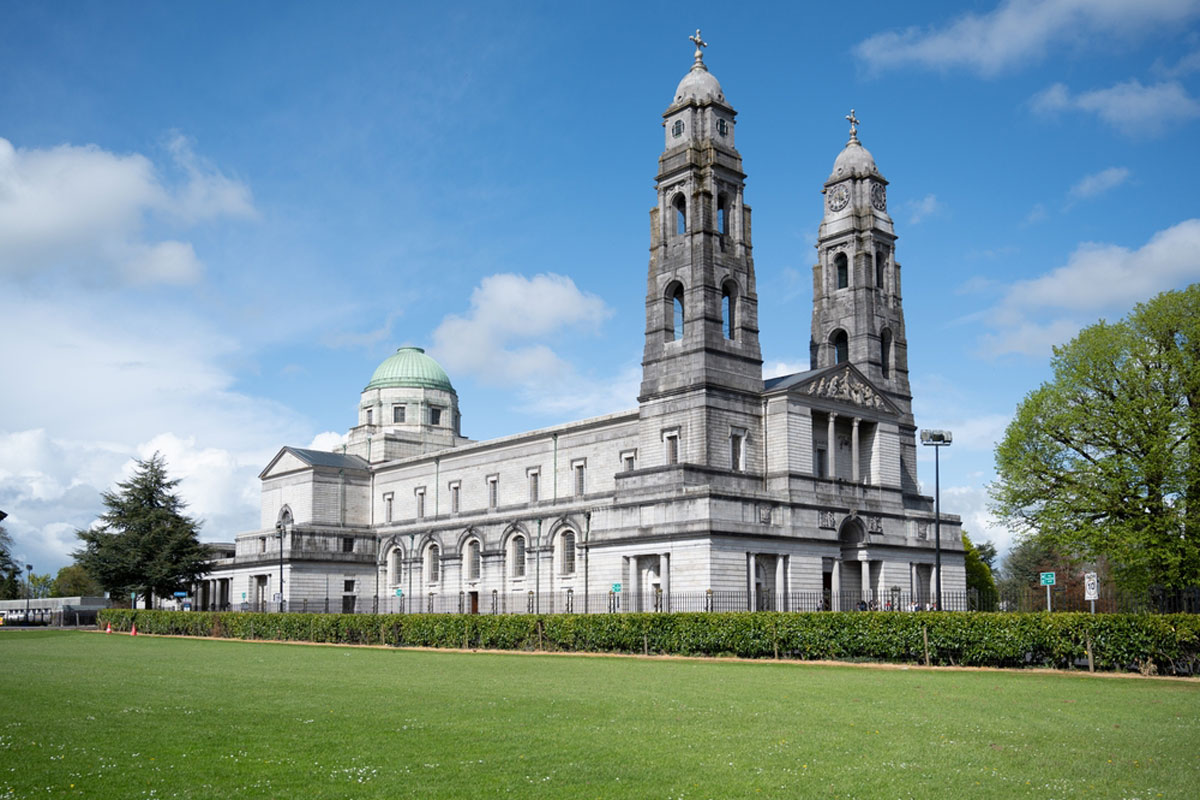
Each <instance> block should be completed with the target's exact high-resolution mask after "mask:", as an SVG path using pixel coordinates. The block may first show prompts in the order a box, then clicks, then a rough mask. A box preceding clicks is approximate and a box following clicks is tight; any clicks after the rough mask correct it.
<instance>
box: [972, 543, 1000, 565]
mask: <svg viewBox="0 0 1200 800" xmlns="http://www.w3.org/2000/svg"><path fill="white" fill-rule="evenodd" d="M975 553H976V555H978V556H979V560H980V561H982V562H983V563H984V564H987V568H988V569H990V570H991V571H992V572H993V573H995V572H996V545H994V544H992V541H991V540H990V539H989V540H988V541H986V542H984V543H983V544H977V545H975Z"/></svg>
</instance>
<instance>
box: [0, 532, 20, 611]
mask: <svg viewBox="0 0 1200 800" xmlns="http://www.w3.org/2000/svg"><path fill="white" fill-rule="evenodd" d="M12 546H13V541H12V536H10V535H9V533H8V531H6V530H5V529H4V526H3V525H0V600H16V599H17V598H18V597H20V596H21V583H20V581H19V580H18V577H19V576H20V574H21V565H20V564H18V563H17V562H15V561H13V559H12Z"/></svg>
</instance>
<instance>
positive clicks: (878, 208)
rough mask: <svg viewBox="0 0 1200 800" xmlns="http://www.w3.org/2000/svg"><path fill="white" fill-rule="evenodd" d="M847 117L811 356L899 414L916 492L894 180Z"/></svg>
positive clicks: (820, 250) (831, 190)
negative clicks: (849, 374)
mask: <svg viewBox="0 0 1200 800" xmlns="http://www.w3.org/2000/svg"><path fill="white" fill-rule="evenodd" d="M846 119H847V121H849V123H850V139H849V141H847V142H846V146H845V148H843V150H842V152H841V153H840V154H839V155H838V157H837V160H836V161H835V162H834V164H833V172H832V174H830V176H829V179H828V180H826V181H825V187H824V188H823V189H822V190H821V191H822V193H823V194H824V195H825V216H824V217H823V218H822V220H821V227H820V229H819V230H818V232H817V263H816V265H815V266H813V315H812V334H811V338H810V339H809V357H810V359H811V365H812V368H813V369H820V368H822V367H831V366H834V365H835V364H840V363H842V362H850V363H851V364H854V366H856V367H857V368H858V369H859V370H861V371H862V373H863V374H864V375H866V376H867V378H868V379H869V380H870V381H871V382H872V383H874V384H875V385H876V386H877V387H879V388H880V389H882V390H883V391H885V392H886V393H887V395H888V398H889V399H890V400H891V401H892V402H893V403H895V404H896V406H897V407H898V408H899V409H900V411H901V414H902V418H901V426H900V450H901V465H902V483H903V485H904V488H905V489H906V490H910V489H911V490H912V491H916V474H917V471H916V438H915V433H916V428H915V426H914V424H913V415H912V390H911V389H910V388H909V384H908V340H907V338H906V337H905V333H904V306H903V304H902V302H901V296H900V263H899V262H898V261H896V233H895V230H894V229H893V226H892V218H891V217H890V216H888V212H887V185H888V182H887V180H886V179H885V178H884V177H883V175H882V174H881V173H880V172H879V168H878V167H877V166H876V165H875V159H874V158H873V157H872V156H871V154H870V152H868V151H867V148H865V147H863V146H862V143H861V142H859V140H858V125H859V121H858V119H857V118H856V117H855V116H854V110H853V109H851V110H850V114H849V115H847V117H846Z"/></svg>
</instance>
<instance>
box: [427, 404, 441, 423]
mask: <svg viewBox="0 0 1200 800" xmlns="http://www.w3.org/2000/svg"><path fill="white" fill-rule="evenodd" d="M429 424H430V425H441V424H442V410H441V409H440V408H438V407H437V406H430V407H429Z"/></svg>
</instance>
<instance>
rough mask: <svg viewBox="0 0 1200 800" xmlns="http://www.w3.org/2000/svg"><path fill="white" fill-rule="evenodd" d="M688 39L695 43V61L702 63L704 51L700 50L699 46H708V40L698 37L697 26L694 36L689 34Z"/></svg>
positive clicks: (698, 30)
mask: <svg viewBox="0 0 1200 800" xmlns="http://www.w3.org/2000/svg"><path fill="white" fill-rule="evenodd" d="M688 39H689V40H690V41H691V42H692V43H693V44H695V45H696V63H697V64H703V63H704V51H703V50H701V49H700V48H701V47H708V42H706V41H704V40H703V39H701V38H700V29H699V28H696V35H695V36H689V37H688Z"/></svg>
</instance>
